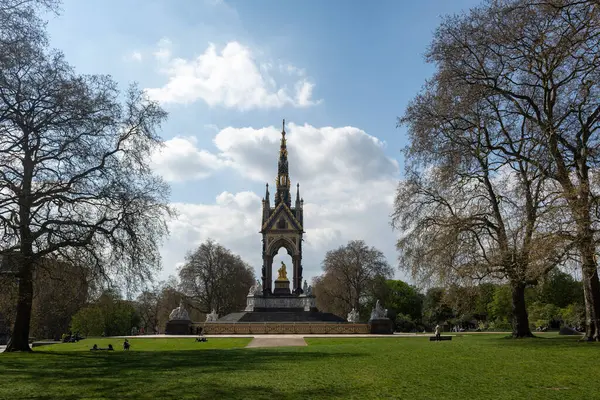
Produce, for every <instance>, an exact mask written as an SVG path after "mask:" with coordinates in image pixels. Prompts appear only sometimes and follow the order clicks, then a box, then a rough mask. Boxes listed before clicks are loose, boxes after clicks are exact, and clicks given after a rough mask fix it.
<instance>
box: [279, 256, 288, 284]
mask: <svg viewBox="0 0 600 400" xmlns="http://www.w3.org/2000/svg"><path fill="white" fill-rule="evenodd" d="M277 272H278V273H279V276H278V277H277V280H278V281H287V280H288V278H287V272H286V270H285V264H284V263H283V261H282V262H281V268H279V269H278V270H277Z"/></svg>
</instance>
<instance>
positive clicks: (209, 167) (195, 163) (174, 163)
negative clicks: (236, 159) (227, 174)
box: [151, 137, 224, 182]
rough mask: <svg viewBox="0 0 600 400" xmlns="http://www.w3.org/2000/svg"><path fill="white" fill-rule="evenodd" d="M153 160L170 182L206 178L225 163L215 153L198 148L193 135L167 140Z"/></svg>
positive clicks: (153, 163)
mask: <svg viewBox="0 0 600 400" xmlns="http://www.w3.org/2000/svg"><path fill="white" fill-rule="evenodd" d="M151 162H152V166H153V167H154V169H155V170H156V171H157V172H158V173H159V174H161V175H162V176H163V177H164V178H165V180H167V181H170V182H178V181H185V180H190V179H202V178H206V177H208V176H209V175H210V174H211V173H212V172H213V171H214V170H215V169H218V168H220V167H222V166H223V165H224V161H223V160H221V159H219V158H218V157H217V156H215V155H214V154H212V153H209V152H208V151H206V150H198V148H197V147H196V139H195V138H193V137H175V138H173V139H170V140H167V141H166V142H165V145H164V146H163V147H162V148H161V149H160V150H159V151H157V152H156V153H155V154H154V155H153V157H152V160H151Z"/></svg>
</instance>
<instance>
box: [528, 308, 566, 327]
mask: <svg viewBox="0 0 600 400" xmlns="http://www.w3.org/2000/svg"><path fill="white" fill-rule="evenodd" d="M527 312H528V314H529V317H530V318H531V321H533V322H534V324H535V326H536V328H537V327H547V328H558V326H559V325H560V320H561V309H560V308H559V307H557V306H555V305H554V304H551V303H540V302H535V303H533V304H531V305H530V306H529V307H528V309H527Z"/></svg>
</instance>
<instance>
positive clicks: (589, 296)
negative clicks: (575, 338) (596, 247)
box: [581, 246, 600, 341]
mask: <svg viewBox="0 0 600 400" xmlns="http://www.w3.org/2000/svg"><path fill="white" fill-rule="evenodd" d="M590 249H593V247H589V246H585V249H582V250H583V251H585V254H582V255H581V256H582V257H581V259H582V260H583V262H582V263H581V277H582V281H583V296H584V299H585V339H586V340H589V341H600V280H599V279H598V268H597V266H596V261H595V260H594V252H593V250H592V251H590Z"/></svg>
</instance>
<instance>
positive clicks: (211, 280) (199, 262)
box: [179, 239, 254, 314]
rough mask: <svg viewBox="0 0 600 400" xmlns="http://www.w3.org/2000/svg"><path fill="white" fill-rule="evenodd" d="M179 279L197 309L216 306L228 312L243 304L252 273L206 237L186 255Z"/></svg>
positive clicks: (225, 312)
mask: <svg viewBox="0 0 600 400" xmlns="http://www.w3.org/2000/svg"><path fill="white" fill-rule="evenodd" d="M179 279H180V281H181V283H180V285H181V288H182V290H183V292H184V293H185V294H186V296H188V297H189V298H190V299H192V300H193V302H192V305H193V306H194V307H196V308H197V309H198V310H199V311H200V312H203V313H205V314H208V313H210V312H211V311H212V310H213V309H215V310H216V311H217V312H218V313H220V314H227V313H230V312H234V311H239V310H241V309H243V308H244V307H245V305H246V296H247V295H248V291H249V290H250V287H251V286H252V285H253V284H254V272H253V270H252V268H251V267H250V266H249V265H248V264H246V263H245V262H244V261H243V260H242V259H241V258H240V257H239V256H237V255H235V254H233V253H232V252H231V251H230V250H228V249H226V248H225V247H223V246H221V245H220V244H218V243H215V242H214V241H212V240H210V239H209V240H207V241H206V242H204V243H202V244H201V245H200V246H199V247H198V248H197V249H196V250H194V251H193V252H191V253H189V254H188V255H187V256H186V263H185V265H184V266H183V267H181V270H180V271H179Z"/></svg>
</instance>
